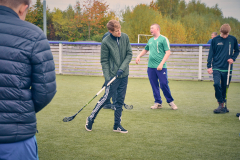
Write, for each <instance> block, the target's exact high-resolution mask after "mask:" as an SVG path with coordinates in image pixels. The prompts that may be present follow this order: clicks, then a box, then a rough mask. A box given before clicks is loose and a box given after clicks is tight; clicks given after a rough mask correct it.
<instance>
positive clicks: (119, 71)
mask: <svg viewBox="0 0 240 160" xmlns="http://www.w3.org/2000/svg"><path fill="white" fill-rule="evenodd" d="M122 74H123V70H121V69H119V70H118V71H117V75H116V77H117V78H118V77H120V76H121V75H122Z"/></svg>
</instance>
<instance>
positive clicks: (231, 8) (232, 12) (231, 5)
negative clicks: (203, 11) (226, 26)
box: [32, 0, 240, 21]
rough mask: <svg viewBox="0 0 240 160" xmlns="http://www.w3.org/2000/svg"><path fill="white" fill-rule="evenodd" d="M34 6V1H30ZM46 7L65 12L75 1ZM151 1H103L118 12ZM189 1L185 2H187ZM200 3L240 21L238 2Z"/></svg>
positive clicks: (51, 1)
mask: <svg viewBox="0 0 240 160" xmlns="http://www.w3.org/2000/svg"><path fill="white" fill-rule="evenodd" d="M32 1H33V4H35V2H36V0H32ZM42 1H43V0H42ZM46 1H47V6H48V7H49V8H50V9H51V10H53V9H54V7H56V8H59V9H61V10H66V9H67V7H68V5H69V4H71V5H72V6H74V5H75V4H76V0H46ZM83 1H84V0H79V2H80V4H83ZM151 1H152V0H104V2H107V4H108V5H109V8H110V10H115V11H120V10H121V9H124V8H125V6H130V7H131V6H133V7H134V6H136V5H137V4H140V3H145V4H150V2H151ZM155 1H156V0H154V2H155ZM189 1H191V0H185V2H189ZM201 2H202V3H205V4H206V5H207V6H208V7H212V6H214V5H215V4H218V7H219V8H220V9H221V10H222V12H223V16H224V17H233V18H236V19H238V20H239V21H240V0H201Z"/></svg>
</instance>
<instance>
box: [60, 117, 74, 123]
mask: <svg viewBox="0 0 240 160" xmlns="http://www.w3.org/2000/svg"><path fill="white" fill-rule="evenodd" d="M74 118H75V116H72V117H65V118H63V122H69V121H71V120H73V119H74Z"/></svg>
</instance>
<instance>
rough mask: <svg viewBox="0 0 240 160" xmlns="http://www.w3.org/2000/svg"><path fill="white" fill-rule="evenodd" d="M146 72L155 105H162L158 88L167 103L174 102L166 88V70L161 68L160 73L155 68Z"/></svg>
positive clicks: (167, 87)
mask: <svg viewBox="0 0 240 160" xmlns="http://www.w3.org/2000/svg"><path fill="white" fill-rule="evenodd" d="M147 72H148V78H149V81H150V84H151V86H152V91H153V96H154V99H155V103H159V104H162V99H161V95H160V88H161V89H162V91H163V94H164V96H165V98H166V99H167V103H170V102H172V101H174V99H173V97H172V95H171V91H170V88H169V86H168V77H167V68H163V69H162V70H161V71H158V70H157V68H148V70H147ZM159 84H160V88H159Z"/></svg>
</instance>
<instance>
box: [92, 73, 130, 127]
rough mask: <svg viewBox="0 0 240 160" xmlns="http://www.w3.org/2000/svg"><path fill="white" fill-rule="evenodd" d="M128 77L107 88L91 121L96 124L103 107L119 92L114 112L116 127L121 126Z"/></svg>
mask: <svg viewBox="0 0 240 160" xmlns="http://www.w3.org/2000/svg"><path fill="white" fill-rule="evenodd" d="M127 84H128V76H127V77H124V78H117V79H115V80H114V81H113V82H112V84H111V85H110V86H108V87H106V90H105V94H104V95H103V97H102V98H101V99H100V100H99V101H98V103H97V104H96V106H95V108H94V109H93V111H92V113H91V115H90V116H89V120H91V121H92V122H94V119H95V118H96V117H97V114H98V113H99V111H100V110H101V109H102V107H103V106H104V105H105V104H106V103H107V101H109V100H110V98H111V97H112V96H113V94H115V93H116V92H117V97H116V103H115V111H114V125H120V123H121V116H122V106H123V104H124V99H125V95H126V91H127Z"/></svg>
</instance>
